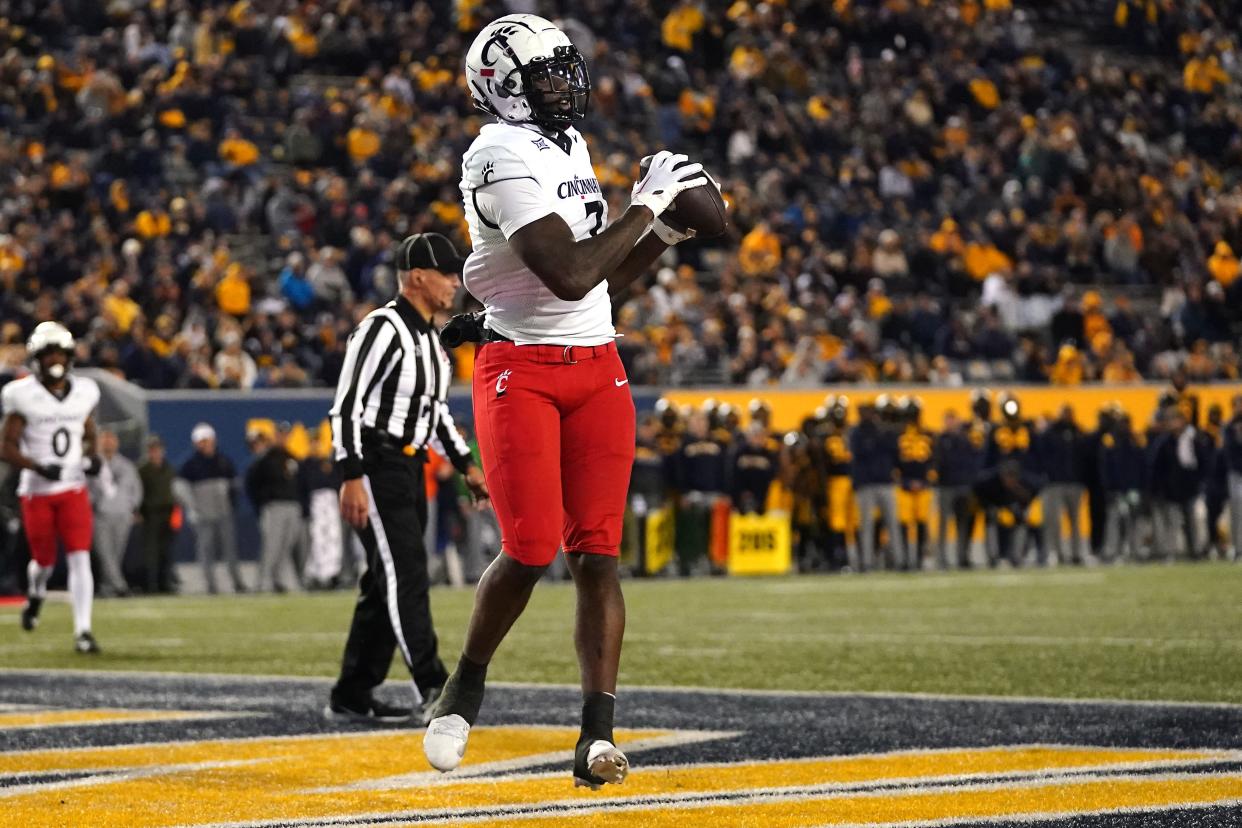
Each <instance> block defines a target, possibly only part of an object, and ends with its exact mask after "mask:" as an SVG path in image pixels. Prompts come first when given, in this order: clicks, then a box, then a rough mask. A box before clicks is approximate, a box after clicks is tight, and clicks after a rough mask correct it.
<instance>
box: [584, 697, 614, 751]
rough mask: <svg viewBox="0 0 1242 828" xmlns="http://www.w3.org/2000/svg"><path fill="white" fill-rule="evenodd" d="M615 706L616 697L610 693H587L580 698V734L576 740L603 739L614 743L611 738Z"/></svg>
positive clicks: (592, 740)
mask: <svg viewBox="0 0 1242 828" xmlns="http://www.w3.org/2000/svg"><path fill="white" fill-rule="evenodd" d="M616 707H617V697H616V696H614V695H612V694H611V693H587V694H586V696H585V697H583V699H582V735H581V736H580V737H579V740H578V741H579V742H582V741H591V742H594V741H595V740H597V739H603V740H604V741H606V742H612V743H613V744H616V741H615V740H614V739H613V738H612V717H613V713H614V712H615V711H616Z"/></svg>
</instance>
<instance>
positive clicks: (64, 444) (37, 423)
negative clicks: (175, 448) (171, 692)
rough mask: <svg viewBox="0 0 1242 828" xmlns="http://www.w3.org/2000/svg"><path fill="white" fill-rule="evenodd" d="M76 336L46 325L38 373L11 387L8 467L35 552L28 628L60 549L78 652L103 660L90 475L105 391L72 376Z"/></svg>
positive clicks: (37, 350) (3, 453)
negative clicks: (97, 629) (94, 609)
mask: <svg viewBox="0 0 1242 828" xmlns="http://www.w3.org/2000/svg"><path fill="white" fill-rule="evenodd" d="M73 349H74V341H73V334H71V333H69V330H68V329H67V328H65V327H64V326H63V325H60V324H58V323H56V322H43V323H41V324H39V325H38V326H37V327H36V328H35V329H34V332H33V333H31V335H30V339H29V340H27V342H26V352H27V356H28V358H29V360H30V367H31V370H32V371H33V373H32V374H31V375H29V376H26V377H23V378H22V379H19V380H14V381H13V382H10V383H9V384H8V385H6V386H4V389H3V391H2V392H0V398H2V404H3V409H4V415H5V416H4V425H3V426H2V427H0V428H2V432H0V433H2V435H3V436H2V437H0V440H2V444H0V459H3V460H4V462H6V463H8V464H9V465H10V466H12V467H13V468H16V469H21V478H20V480H19V481H18V485H17V493H18V495H19V496H20V497H21V506H22V525H23V526H24V527H25V530H26V541H27V543H28V544H29V546H30V564H29V565H28V567H27V569H26V573H27V576H28V579H29V587H28V591H27V598H26V606H25V608H24V609H23V610H22V616H21V618H22V627H23V628H24V629H26V630H33V629H34V628H35V626H36V625H37V624H38V623H39V609H40V607H41V606H42V604H43V599H44V597H45V596H46V595H47V582H48V579H49V578H50V577H51V576H52V569H53V568H54V567H55V566H56V543H57V541H59V542H60V543H61V545H63V546H64V548H65V559H66V561H67V563H68V565H69V595H70V598H71V600H72V604H73V635H74V647H75V649H76V650H77V651H78V652H80V653H97V652H99V645H98V644H96V643H95V638H94V636H93V635H91V602H92V601H93V600H94V594H95V579H94V577H93V576H92V575H91V560H90V550H91V534H92V529H93V527H92V517H91V502H90V497H89V496H88V495H87V491H86V475H88V474H95V473H98V471H99V467H100V460H99V457H98V456H96V454H95V415H94V411H95V406H97V405H98V404H99V386H98V385H96V384H95V381H94V380H93V379H90V378H89V377H81V376H76V375H73V374H71V373H70V369H71V368H72V366H73Z"/></svg>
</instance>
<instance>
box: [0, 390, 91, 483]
mask: <svg viewBox="0 0 1242 828" xmlns="http://www.w3.org/2000/svg"><path fill="white" fill-rule="evenodd" d="M0 405H2V406H3V413H4V416H6V417H7V416H8V415H10V414H20V415H21V416H22V418H23V419H24V420H25V421H26V428H25V429H24V430H23V431H22V439H21V452H22V454H24V455H25V456H27V457H29V458H30V459H31V460H33V461H35V462H36V463H39V464H41V465H43V464H49V463H50V464H55V465H57V466H60V467H61V474H60V480H48V479H47V478H45V477H43V476H42V475H40V474H38V473H37V472H34V471H32V470H30V469H22V476H21V479H20V480H18V483H17V493H18V494H19V495H49V494H59V493H61V492H68V491H71V490H73V489H80V488H81V487H83V486H85V485H86V473H85V472H84V471H83V469H82V435H83V433H85V431H86V420H87V418H89V417H90V416H91V413H92V412H94V410H95V407H96V406H97V405H99V386H98V385H97V384H96V383H95V381H94V380H93V379H91V378H90V377H79V376H75V375H70V377H69V393H68V394H66V395H65V397H64V399H59V398H57V397H56V395H55V394H53V393H52V392H51V391H48V390H47V388H46V387H44V385H43V383H41V382H39V379H38V377H35V376H34V375H31V376H28V377H23V378H22V379H19V380H13V381H12V382H10V383H9V384H8V385H5V386H4V389H3V390H2V391H0Z"/></svg>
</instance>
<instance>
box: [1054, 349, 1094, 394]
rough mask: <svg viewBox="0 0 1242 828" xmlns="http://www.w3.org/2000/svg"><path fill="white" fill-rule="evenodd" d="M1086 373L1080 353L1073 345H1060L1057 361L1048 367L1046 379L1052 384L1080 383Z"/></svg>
mask: <svg viewBox="0 0 1242 828" xmlns="http://www.w3.org/2000/svg"><path fill="white" fill-rule="evenodd" d="M1086 373H1087V366H1086V363H1085V362H1084V361H1083V358H1082V354H1081V353H1079V351H1078V349H1077V348H1075V347H1074V346H1073V345H1068V344H1067V345H1062V346H1061V350H1060V351H1058V352H1057V361H1056V362H1054V363H1053V364H1052V367H1050V368H1049V369H1048V381H1049V382H1051V383H1052V384H1053V385H1082V381H1083V379H1085V377H1086Z"/></svg>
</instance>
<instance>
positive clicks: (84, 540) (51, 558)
mask: <svg viewBox="0 0 1242 828" xmlns="http://www.w3.org/2000/svg"><path fill="white" fill-rule="evenodd" d="M22 528H24V529H25V530H26V544H27V545H28V546H29V547H30V557H32V558H34V559H35V561H37V562H38V564H39V566H52V565H54V564H55V563H56V541H57V539H59V540H60V542H61V544H62V545H63V546H64V547H65V552H89V551H90V548H91V534H92V532H93V531H94V518H93V517H92V515H91V499H90V496H89V495H87V493H86V489H71V490H70V491H67V492H61V493H59V494H50V495H24V496H23V497H22Z"/></svg>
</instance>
